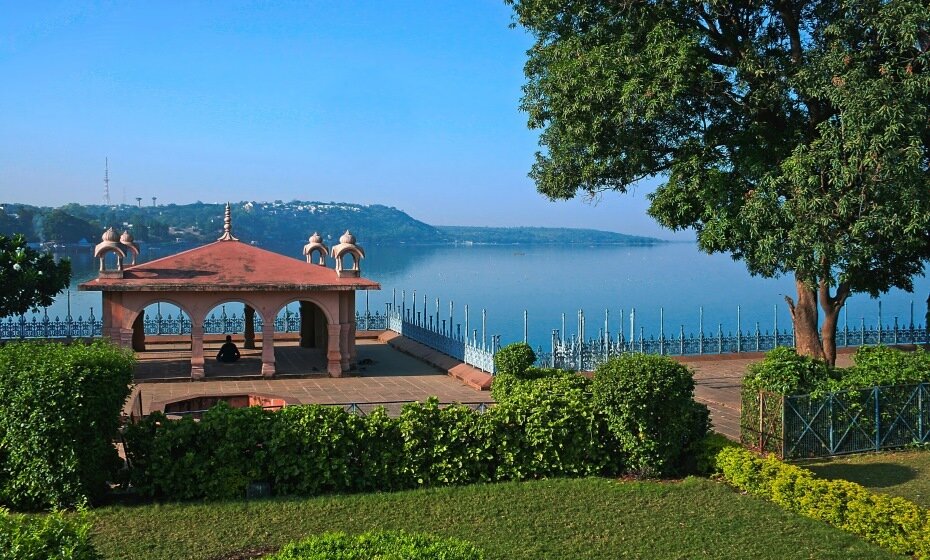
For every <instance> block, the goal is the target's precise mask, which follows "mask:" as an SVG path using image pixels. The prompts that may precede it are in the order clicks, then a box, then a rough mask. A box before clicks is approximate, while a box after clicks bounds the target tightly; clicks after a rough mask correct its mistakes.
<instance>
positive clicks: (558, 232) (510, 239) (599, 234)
mask: <svg viewBox="0 0 930 560" xmlns="http://www.w3.org/2000/svg"><path fill="white" fill-rule="evenodd" d="M436 229H438V230H439V231H441V232H442V233H444V234H446V236H448V237H450V238H451V239H452V240H453V241H454V242H456V243H480V244H494V245H518V244H524V243H526V244H543V243H545V244H557V243H569V244H589V245H655V244H657V243H666V241H664V240H662V239H656V238H654V237H640V236H636V235H626V234H623V233H615V232H612V231H602V230H597V229H575V228H545V227H472V226H436Z"/></svg>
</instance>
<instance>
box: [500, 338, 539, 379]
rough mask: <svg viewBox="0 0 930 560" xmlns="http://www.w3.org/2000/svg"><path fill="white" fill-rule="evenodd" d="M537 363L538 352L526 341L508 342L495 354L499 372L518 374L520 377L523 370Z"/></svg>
mask: <svg viewBox="0 0 930 560" xmlns="http://www.w3.org/2000/svg"><path fill="white" fill-rule="evenodd" d="M535 363H536V353H535V352H533V349H532V348H531V347H530V345H529V344H527V343H525V342H514V343H513V344H508V345H507V346H504V347H503V348H501V349H500V350H498V351H497V354H495V355H494V367H495V369H497V373H503V374H505V375H506V374H510V375H516V376H517V377H520V376H521V375H522V374H523V372H525V371H526V370H527V369H529V368H530V367H532V366H533V364H535Z"/></svg>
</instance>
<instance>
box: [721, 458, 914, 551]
mask: <svg viewBox="0 0 930 560" xmlns="http://www.w3.org/2000/svg"><path fill="white" fill-rule="evenodd" d="M717 467H718V469H719V470H720V472H721V474H722V476H723V478H724V479H725V480H726V481H727V482H729V483H730V484H732V485H733V486H735V487H736V488H738V489H740V490H743V491H745V492H747V493H749V494H752V495H754V496H759V497H762V498H766V499H768V500H771V501H773V502H775V503H776V504H778V505H780V506H781V507H783V508H785V509H787V510H789V511H792V512H795V513H799V514H801V515H804V516H806V517H810V518H813V519H818V520H820V521H825V522H827V523H829V524H831V525H833V526H835V527H838V528H840V529H843V530H845V531H849V532H850V533H854V534H856V535H859V536H860V537H862V538H864V539H865V540H867V541H869V542H873V543H875V544H877V545H879V546H882V547H885V548H888V549H890V550H893V551H895V552H898V553H900V554H908V555H913V556H916V557H918V558H930V511H928V510H925V509H923V508H921V507H920V506H918V505H917V504H915V503H913V502H910V501H908V500H905V499H904V498H897V497H893V496H888V495H885V494H873V493H871V492H869V491H868V490H867V489H866V488H864V487H863V486H860V485H858V484H855V483H852V482H848V481H845V480H824V479H819V478H816V477H815V475H814V473H812V472H811V471H809V470H807V469H803V468H801V467H798V466H795V465H788V464H785V463H783V462H781V461H779V460H778V459H777V458H776V457H775V456H774V455H770V456H768V457H766V458H764V459H762V458H759V457H758V456H756V455H755V454H753V453H751V452H750V451H747V450H745V449H743V448H740V447H727V448H724V449H723V450H721V451H720V453H719V454H718V455H717Z"/></svg>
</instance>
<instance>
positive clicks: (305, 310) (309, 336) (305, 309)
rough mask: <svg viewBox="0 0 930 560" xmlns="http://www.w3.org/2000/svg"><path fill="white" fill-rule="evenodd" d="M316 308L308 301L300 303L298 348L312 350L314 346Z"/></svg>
mask: <svg viewBox="0 0 930 560" xmlns="http://www.w3.org/2000/svg"><path fill="white" fill-rule="evenodd" d="M315 316H316V306H315V305H313V304H312V303H310V302H309V301H301V302H300V347H301V348H313V347H314V346H316V345H315V344H314V338H315V336H314V330H315V329H314V326H315V325H314V318H315Z"/></svg>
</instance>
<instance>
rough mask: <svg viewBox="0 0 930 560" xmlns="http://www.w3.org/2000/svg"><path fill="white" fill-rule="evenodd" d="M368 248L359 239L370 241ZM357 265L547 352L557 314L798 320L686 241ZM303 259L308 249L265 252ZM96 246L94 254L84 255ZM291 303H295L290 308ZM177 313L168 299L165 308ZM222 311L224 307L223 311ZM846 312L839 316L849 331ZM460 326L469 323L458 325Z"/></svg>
mask: <svg viewBox="0 0 930 560" xmlns="http://www.w3.org/2000/svg"><path fill="white" fill-rule="evenodd" d="M363 246H364V245H363ZM364 248H365V251H366V258H365V259H364V260H363V261H362V274H363V276H365V277H367V278H370V279H372V280H375V281H377V282H380V283H381V286H382V290H381V291H380V292H370V293H369V294H368V302H367V304H368V307H369V309H370V310H371V311H372V312H375V311H381V312H383V311H384V309H385V303H390V302H391V300H392V290H396V301H397V303H398V305H400V302H401V298H402V291H404V290H405V291H406V302H407V307H408V308H412V307H413V291H414V290H416V296H417V301H416V309H417V310H418V311H421V312H422V309H423V296H424V295H425V296H426V298H427V310H428V312H429V313H430V314H433V315H435V313H436V309H435V304H436V298H437V297H438V298H439V299H440V306H439V310H440V311H439V315H440V320H442V319H447V320H448V316H449V302H450V301H453V302H454V304H455V322H456V323H464V306H465V305H466V304H467V305H468V306H469V312H470V327H471V328H472V329H475V328H478V329H479V333H478V336H479V338H480V336H481V333H480V327H481V309H482V308H484V309H486V310H487V325H488V329H487V331H488V332H487V334H488V336H490V335H492V334H500V335H501V341H502V342H503V343H505V344H506V343H507V342H513V341H517V340H522V338H523V311H524V310H526V311H527V313H528V317H529V328H528V334H529V340H530V343H531V344H532V345H533V346H534V347H536V346H542V347H543V348H544V349H547V348H549V345H550V340H551V336H552V330H553V329H561V322H562V313H565V316H566V327H567V328H566V330H567V333H568V334H569V335H572V334H574V333H576V332H577V328H576V325H577V312H578V310H579V309H583V310H584V312H585V319H586V327H585V331H586V334H587V335H588V336H596V335H597V333H598V329H603V325H604V318H605V317H604V315H605V313H604V311H605V309H606V308H609V310H610V323H609V330H610V333H611V335H612V336H613V337H616V334H617V333H618V332H619V329H620V320H621V315H620V312H621V310H622V311H623V332H624V334H625V335H626V336H627V337H629V333H630V311H631V308H635V310H636V316H635V325H636V334H637V337H638V336H639V334H640V328H642V330H643V332H644V333H645V336H646V337H647V338H648V337H649V336H650V335H655V336H657V335H658V334H659V330H660V308H662V309H664V316H665V320H664V328H665V333H666V336H677V335H678V333H679V330H680V329H681V328H682V327H683V328H684V331H685V335H686V336H687V335H689V334H692V333H694V334H696V333H697V331H698V327H699V322H700V311H699V309H700V307H701V306H703V308H704V322H703V324H704V332H705V334H707V335H710V334H715V333H716V332H717V328H718V324H719V323H722V325H723V331H724V333H727V332H735V331H736V329H737V306H739V307H740V316H741V325H742V330H743V332H744V333H746V332H754V330H755V324H756V322H759V328H760V330H761V331H762V332H766V331H771V330H772V329H773V327H774V323H775V320H776V316H777V321H778V327H779V329H787V328H790V326H791V319H790V315H789V313H788V308H787V306H786V304H785V301H784V297H783V295H784V294H788V295H791V296H792V297H794V282H793V280H792V279H791V278H790V277H786V278H778V279H764V278H753V277H751V276H750V275H749V274H748V273H747V272H746V268H745V266H744V265H743V263H741V262H735V261H733V260H732V259H730V258H729V257H728V256H727V255H705V254H703V253H700V252H699V251H698V249H697V247H696V245H694V244H691V243H671V244H665V245H657V246H601V247H582V246H567V247H556V246H544V245H525V246H468V247H463V246H458V247H453V246H407V245H398V246H374V245H373V246H366V247H364ZM270 249H273V250H276V251H278V252H281V253H284V254H288V255H290V256H293V257H295V258H300V259H302V258H303V257H302V256H301V254H300V249H301V247H300V246H298V244H296V243H295V245H294V247H276V248H270ZM88 251H89V250H88ZM171 252H173V251H172V250H170V249H163V250H160V251H159V252H158V253H155V254H153V255H152V256H150V257H147V258H146V259H145V260H151V259H152V258H155V257H157V256H163V255H166V254H170V253H171ZM72 263H73V268H74V278H73V282H72V292H71V313H72V316H73V317H75V318H77V317H78V316H79V315H82V316H84V317H85V318H86V317H87V315H88V311H89V308H90V307H93V308H94V314H95V315H96V316H97V317H99V316H100V294H99V292H75V291H73V290H76V286H77V284H78V283H80V282H83V281H86V280H88V279H90V278H93V277H94V276H96V270H95V267H94V263H93V260H92V259H91V258H90V255H89V254H88V255H86V256H85V255H77V256H72ZM928 291H930V280H928V279H927V278H917V279H915V293H914V294H909V293H906V292H902V291H900V290H894V291H892V292H889V293H888V294H886V295H884V296H882V298H881V301H882V317H883V323H884V324H885V325H893V323H894V318H895V317H897V318H898V323H899V325H900V326H901V327H906V326H907V325H908V324H909V322H910V305H911V302H912V301H913V302H914V322H915V323H916V324H921V325H922V324H923V323H924V314H925V312H926V299H927V294H928ZM66 300H67V297H66V295H65V294H62V295H61V296H60V297H59V298H58V300H57V301H56V303H55V304H54V305H53V306H52V307H51V308H50V309H49V315H50V316H51V317H52V318H54V316H55V315H59V316H60V317H62V318H64V316H65V315H66V312H67V311H66ZM365 306H366V295H365V294H364V293H362V292H360V293H359V295H358V298H357V307H358V310H359V311H360V312H364V311H365ZM295 308H296V306H291V310H294V309H295ZM169 312H170V313H172V314H173V315H175V316H176V314H177V312H176V311H175V310H174V309H173V308H171V307H170V306H168V305H162V314H163V315H165V316H167V314H168V313H169ZM226 312H227V313H228V314H232V313H234V312H235V313H239V314H241V307H239V306H237V305H227V306H226ZM216 314H217V315H219V314H220V310H217V311H216ZM845 314H846V316H848V321H849V326H850V328H853V327H857V326H858V325H859V324H860V321H861V320H862V319H863V318H864V320H865V324H866V325H869V326H874V325H876V324H877V323H878V303H877V301H876V300H873V299H871V298H869V297H868V296H867V295H863V294H858V295H855V296H853V297H851V298H850V299H849V300H848V302H847V311H846V312H845ZM843 320H844V314H843V313H841V315H840V326H841V328H842V325H843ZM462 328H463V329H464V324H463V325H462Z"/></svg>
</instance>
